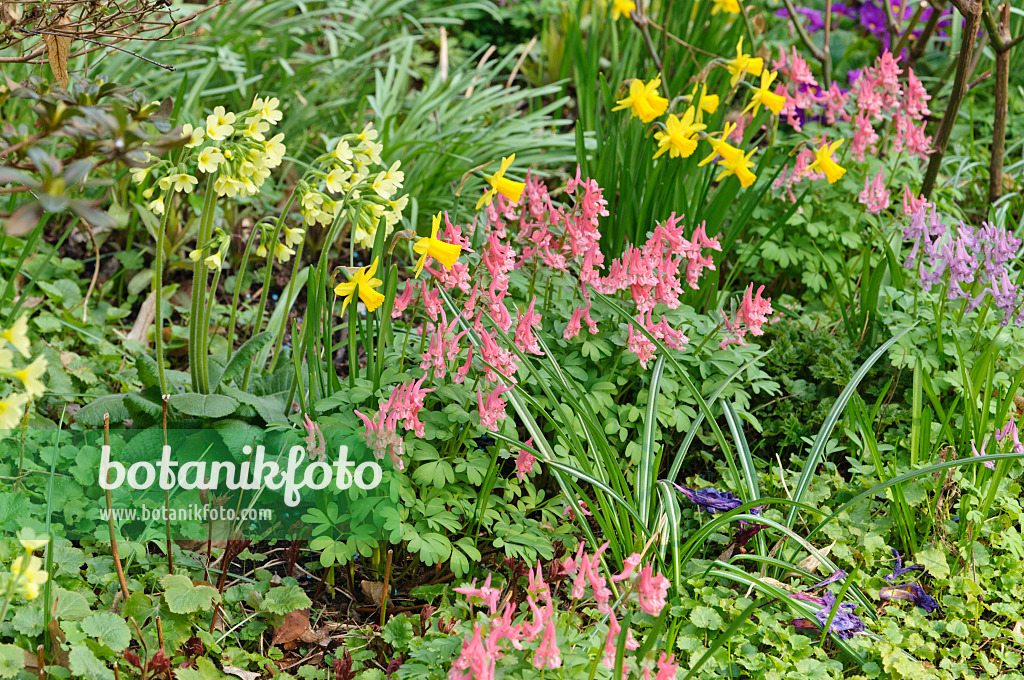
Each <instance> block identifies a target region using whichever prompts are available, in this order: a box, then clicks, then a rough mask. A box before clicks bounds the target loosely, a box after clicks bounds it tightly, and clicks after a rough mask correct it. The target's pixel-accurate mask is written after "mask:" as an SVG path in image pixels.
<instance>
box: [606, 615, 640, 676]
mask: <svg viewBox="0 0 1024 680" xmlns="http://www.w3.org/2000/svg"><path fill="white" fill-rule="evenodd" d="M622 634H623V633H622V626H621V625H620V624H619V620H618V619H616V618H615V612H612V613H611V614H609V615H608V635H607V636H606V637H605V639H604V656H603V658H602V659H601V663H603V664H604V667H605V668H608V669H612V668H615V653H616V650H617V649H618V645H619V636H620V635H622ZM625 635H626V642H625V645H624V646H625V649H626V650H628V651H634V650H636V649H639V648H640V643H639V642H637V641H636V639H635V638H634V637H633V631H632V630H631V629H628V628H627V629H626V633H625ZM622 670H623V673H624V674H625V673H626V671H627V669H626V668H623V669H622Z"/></svg>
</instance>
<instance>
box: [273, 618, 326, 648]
mask: <svg viewBox="0 0 1024 680" xmlns="http://www.w3.org/2000/svg"><path fill="white" fill-rule="evenodd" d="M319 639H320V637H319V636H318V635H317V634H316V633H314V632H313V629H312V628H310V626H309V610H308V609H296V610H295V611H293V612H291V613H290V614H288V615H287V616H285V617H284V623H282V624H281V625H280V626H279V627H278V628H277V630H275V631H274V638H273V640H272V641H271V642H272V644H274V645H281V646H282V647H284V648H285V649H290V648H291V647H295V646H296V644H297V643H299V642H305V643H310V642H316V641H317V640H319Z"/></svg>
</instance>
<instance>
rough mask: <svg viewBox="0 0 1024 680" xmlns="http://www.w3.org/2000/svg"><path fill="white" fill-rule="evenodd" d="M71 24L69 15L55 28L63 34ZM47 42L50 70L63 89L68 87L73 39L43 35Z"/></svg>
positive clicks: (60, 20)
mask: <svg viewBox="0 0 1024 680" xmlns="http://www.w3.org/2000/svg"><path fill="white" fill-rule="evenodd" d="M70 23H71V20H70V19H68V17H67V15H64V16H62V17H61V18H60V19H58V20H57V25H56V26H55V27H54V28H55V29H56V31H57V32H63V31H64V30H65V28H64V27H65V26H67V25H68V24H70ZM43 38H45V40H46V58H47V59H48V60H49V62H50V70H51V71H53V77H54V79H56V81H57V83H58V84H59V85H60V86H61V87H67V86H68V50H70V49H71V38H69V37H67V36H64V35H50V34H49V33H46V34H44V35H43Z"/></svg>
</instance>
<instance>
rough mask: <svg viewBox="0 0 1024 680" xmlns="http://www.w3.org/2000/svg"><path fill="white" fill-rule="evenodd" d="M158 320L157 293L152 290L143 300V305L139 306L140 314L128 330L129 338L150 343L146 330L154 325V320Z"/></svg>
mask: <svg viewBox="0 0 1024 680" xmlns="http://www.w3.org/2000/svg"><path fill="white" fill-rule="evenodd" d="M155 320H156V295H155V294H154V293H152V292H150V294H149V295H148V296H146V299H145V300H144V301H143V303H142V306H141V307H139V314H138V316H136V317H135V323H134V324H132V329H131V330H130V331H128V338H127V339H128V340H135V341H136V342H141V343H142V344H143V345H147V346H148V345H149V342H147V341H146V331H147V330H149V327H150V326H152V325H153V321H155Z"/></svg>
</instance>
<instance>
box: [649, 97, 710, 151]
mask: <svg viewBox="0 0 1024 680" xmlns="http://www.w3.org/2000/svg"><path fill="white" fill-rule="evenodd" d="M696 115H697V112H696V110H695V109H694V108H693V107H692V106H691V107H690V108H688V109H686V112H685V113H683V117H682V119H680V118H676V116H675V114H669V116H668V120H667V121H666V122H665V131H664V132H655V133H654V138H655V139H656V140H658V150H657V151H656V152H655V154H654V157H655V158H657V157H658V156H661V155H662V154H663V153H665V152H666V151H668V152H669V156H670V157H671V158H689V157H690V156H691V155H693V152H694V151H696V150H697V139H696V134H697V133H698V132H700V131H701V130H703V129H705V128H706V127H707V126H706V125H701V124H700V123H694V122H693V119H694V117H695V116H696Z"/></svg>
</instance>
